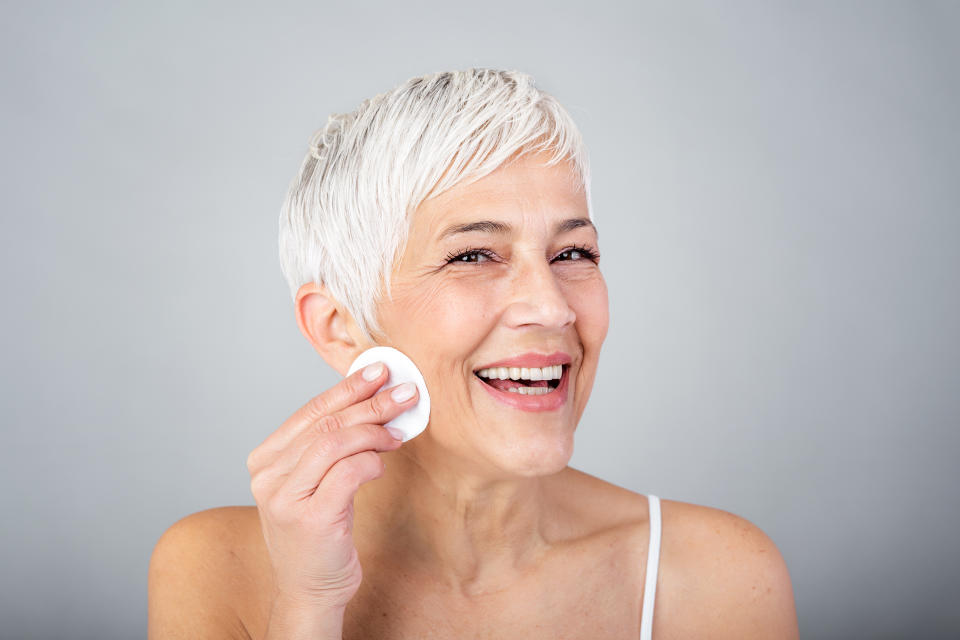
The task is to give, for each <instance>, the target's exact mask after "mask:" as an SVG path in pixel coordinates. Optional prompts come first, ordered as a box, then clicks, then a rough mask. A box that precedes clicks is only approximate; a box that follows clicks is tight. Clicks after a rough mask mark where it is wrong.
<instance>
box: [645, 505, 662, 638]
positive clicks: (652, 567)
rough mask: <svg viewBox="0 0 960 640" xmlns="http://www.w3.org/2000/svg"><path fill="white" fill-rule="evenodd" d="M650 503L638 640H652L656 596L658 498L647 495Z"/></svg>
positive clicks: (658, 561)
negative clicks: (644, 579) (648, 534)
mask: <svg viewBox="0 0 960 640" xmlns="http://www.w3.org/2000/svg"><path fill="white" fill-rule="evenodd" d="M647 502H649V503H650V544H649V545H648V546H647V576H646V581H645V583H644V585H643V612H642V613H641V614H640V640H652V638H653V603H654V599H655V598H656V595H657V572H658V570H659V568H660V528H661V525H660V498H658V497H657V496H655V495H651V494H648V495H647Z"/></svg>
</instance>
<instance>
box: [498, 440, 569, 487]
mask: <svg viewBox="0 0 960 640" xmlns="http://www.w3.org/2000/svg"><path fill="white" fill-rule="evenodd" d="M571 457H573V434H572V433H569V434H567V433H564V434H560V435H554V436H552V437H548V436H546V435H540V436H535V437H530V438H528V439H527V441H526V442H523V443H517V442H514V443H511V444H510V445H509V446H508V447H507V448H505V449H503V450H501V451H500V455H498V456H497V460H498V461H499V462H500V465H501V466H502V467H503V469H504V470H506V471H508V472H509V473H511V474H512V475H515V476H520V477H525V478H532V477H536V476H550V475H553V474H555V473H559V472H561V471H563V470H564V469H565V468H566V466H567V464H569V462H570V458H571Z"/></svg>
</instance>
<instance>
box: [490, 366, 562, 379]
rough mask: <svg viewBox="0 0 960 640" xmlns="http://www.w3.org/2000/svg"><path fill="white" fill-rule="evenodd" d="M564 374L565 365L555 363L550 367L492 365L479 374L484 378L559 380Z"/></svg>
mask: <svg viewBox="0 0 960 640" xmlns="http://www.w3.org/2000/svg"><path fill="white" fill-rule="evenodd" d="M562 374H563V365H562V364H555V365H552V366H549V367H490V368H489V369H480V371H477V375H478V376H480V377H482V378H497V379H500V380H506V379H508V378H509V379H510V380H558V379H559V378H560V376H561V375H562Z"/></svg>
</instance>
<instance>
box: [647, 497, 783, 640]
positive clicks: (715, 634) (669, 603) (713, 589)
mask: <svg viewBox="0 0 960 640" xmlns="http://www.w3.org/2000/svg"><path fill="white" fill-rule="evenodd" d="M661 512H662V516H663V517H662V523H663V534H662V543H661V554H660V576H659V578H660V579H659V581H658V591H657V612H656V615H655V616H654V635H656V629H657V628H658V627H660V626H661V624H658V623H662V626H663V627H664V628H665V631H666V632H667V633H666V634H665V635H676V636H677V637H687V636H690V637H706V636H709V637H712V638H726V637H729V638H797V637H799V632H798V629H797V614H796V608H795V604H794V596H793V586H792V584H791V581H790V574H789V572H788V570H787V565H786V562H784V559H783V556H782V555H781V553H780V550H779V549H778V548H777V546H776V545H775V544H774V542H773V540H771V539H770V537H769V536H768V535H767V534H766V533H765V532H764V531H763V530H762V529H760V528H759V527H758V526H756V525H755V524H753V523H752V522H750V521H749V520H747V519H745V518H742V517H740V516H738V515H736V514H733V513H730V512H728V511H724V510H722V509H715V508H712V507H706V506H701V505H695V504H690V503H687V502H680V501H676V500H661Z"/></svg>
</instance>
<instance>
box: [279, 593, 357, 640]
mask: <svg viewBox="0 0 960 640" xmlns="http://www.w3.org/2000/svg"><path fill="white" fill-rule="evenodd" d="M345 612H346V607H345V606H340V605H335V604H325V603H318V602H316V601H308V600H305V599H302V598H297V597H294V596H290V595H287V594H282V593H281V594H277V596H276V597H275V598H274V600H273V606H272V607H271V609H270V622H269V624H268V625H267V635H266V637H267V639H268V640H272V639H273V638H284V639H285V640H293V639H297V638H310V640H342V637H343V616H344V613H345Z"/></svg>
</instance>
